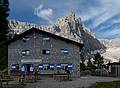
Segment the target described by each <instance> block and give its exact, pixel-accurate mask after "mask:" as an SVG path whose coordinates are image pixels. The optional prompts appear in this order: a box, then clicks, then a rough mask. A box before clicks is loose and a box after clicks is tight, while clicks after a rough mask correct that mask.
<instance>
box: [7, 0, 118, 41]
mask: <svg viewBox="0 0 120 88" xmlns="http://www.w3.org/2000/svg"><path fill="white" fill-rule="evenodd" d="M9 4H10V5H9V8H10V12H9V13H10V15H9V19H15V20H18V21H24V22H31V23H36V24H40V25H47V24H52V23H54V22H56V21H57V19H58V18H61V17H63V16H66V15H67V14H68V13H69V12H70V11H71V10H74V12H75V13H76V14H77V16H80V17H81V19H82V21H83V22H84V24H85V26H86V27H88V28H90V29H91V31H93V32H95V33H96V37H97V38H99V39H116V38H117V39H120V0H9Z"/></svg>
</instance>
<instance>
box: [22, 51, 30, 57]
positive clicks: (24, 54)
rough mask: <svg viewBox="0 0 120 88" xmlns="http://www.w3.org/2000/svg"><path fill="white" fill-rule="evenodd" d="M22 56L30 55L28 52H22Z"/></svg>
mask: <svg viewBox="0 0 120 88" xmlns="http://www.w3.org/2000/svg"><path fill="white" fill-rule="evenodd" d="M22 55H23V56H28V55H30V50H22Z"/></svg>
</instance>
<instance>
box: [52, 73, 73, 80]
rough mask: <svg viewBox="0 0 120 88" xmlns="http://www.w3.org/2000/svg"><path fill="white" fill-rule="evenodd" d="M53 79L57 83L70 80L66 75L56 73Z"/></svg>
mask: <svg viewBox="0 0 120 88" xmlns="http://www.w3.org/2000/svg"><path fill="white" fill-rule="evenodd" d="M53 77H54V79H55V80H57V81H70V80H71V75H70V74H67V73H57V74H54V76H53Z"/></svg>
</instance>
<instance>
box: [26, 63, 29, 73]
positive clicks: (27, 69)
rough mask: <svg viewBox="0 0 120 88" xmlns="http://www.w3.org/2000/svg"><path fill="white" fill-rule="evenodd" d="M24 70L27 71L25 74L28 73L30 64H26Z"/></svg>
mask: <svg viewBox="0 0 120 88" xmlns="http://www.w3.org/2000/svg"><path fill="white" fill-rule="evenodd" d="M26 72H27V74H29V73H30V64H26Z"/></svg>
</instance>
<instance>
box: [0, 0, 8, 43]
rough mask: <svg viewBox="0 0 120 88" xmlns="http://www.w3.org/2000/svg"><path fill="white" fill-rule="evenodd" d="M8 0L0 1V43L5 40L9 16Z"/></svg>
mask: <svg viewBox="0 0 120 88" xmlns="http://www.w3.org/2000/svg"><path fill="white" fill-rule="evenodd" d="M8 6H9V2H8V0H0V43H1V42H3V41H5V40H6V39H7V33H8V20H7V17H8V16H9V13H8V11H9V7H8Z"/></svg>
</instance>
